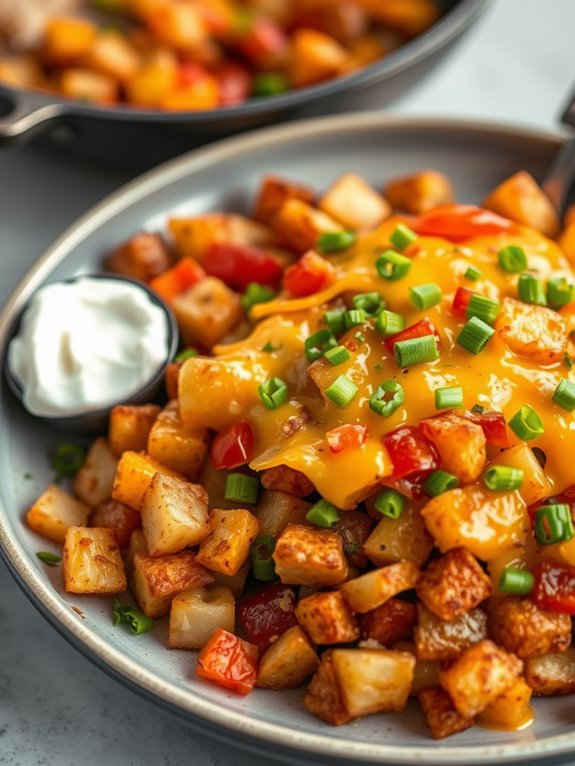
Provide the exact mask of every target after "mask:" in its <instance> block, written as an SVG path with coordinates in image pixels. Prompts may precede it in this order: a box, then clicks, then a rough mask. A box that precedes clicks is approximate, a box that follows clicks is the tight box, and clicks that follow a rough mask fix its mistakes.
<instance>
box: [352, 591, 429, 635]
mask: <svg viewBox="0 0 575 766" xmlns="http://www.w3.org/2000/svg"><path fill="white" fill-rule="evenodd" d="M416 622H417V612H416V609H415V605H414V604H410V603H409V602H408V601H401V599H398V598H391V599H390V600H389V601H386V602H385V604H382V605H381V606H379V607H378V608H377V609H374V610H373V611H371V612H367V613H366V614H362V615H361V616H360V618H359V625H360V630H361V637H362V639H363V640H366V639H373V640H375V641H377V642H378V643H379V644H381V645H382V646H391V645H392V644H394V643H395V642H396V641H405V640H407V639H410V638H412V636H413V629H414V627H415V624H416Z"/></svg>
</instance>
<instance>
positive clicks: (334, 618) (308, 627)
mask: <svg viewBox="0 0 575 766" xmlns="http://www.w3.org/2000/svg"><path fill="white" fill-rule="evenodd" d="M295 615H296V617H297V619H298V621H299V623H300V625H301V626H302V628H303V629H304V630H305V632H306V633H307V634H308V636H309V637H310V638H311V640H312V641H313V642H314V644H348V643H350V642H351V641H357V639H358V638H359V626H358V624H357V621H356V619H355V617H354V616H353V613H352V611H351V609H350V608H349V606H348V605H347V602H346V600H345V599H344V597H343V596H342V595H341V593H340V592H339V591H337V590H334V591H329V592H327V593H312V594H311V596H306V597H305V598H302V599H301V600H300V601H299V603H298V605H297V606H296V609H295Z"/></svg>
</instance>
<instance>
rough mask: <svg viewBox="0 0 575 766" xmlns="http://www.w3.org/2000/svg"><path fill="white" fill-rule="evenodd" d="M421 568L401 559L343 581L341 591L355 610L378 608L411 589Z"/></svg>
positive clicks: (362, 610) (366, 610) (367, 610)
mask: <svg viewBox="0 0 575 766" xmlns="http://www.w3.org/2000/svg"><path fill="white" fill-rule="evenodd" d="M419 575H420V572H419V569H418V568H417V567H416V566H415V564H413V563H412V562H411V561H400V562H398V563H397V564H390V565H389V566H387V567H383V568H382V569H374V570H373V571H372V572H368V573H367V574H363V575H360V576H359V577H356V578H354V579H353V580H349V581H348V582H345V583H343V585H342V586H341V592H342V593H343V595H344V598H345V599H346V601H347V602H348V604H349V605H350V607H351V608H352V609H353V611H354V612H359V613H360V614H363V613H364V612H371V611H372V610H373V609H377V607H378V606H381V605H382V604H384V603H385V602H386V601H389V599H390V598H393V596H396V595H397V594H398V593H401V592H402V591H405V590H411V588H415V586H416V585H417V581H418V580H419Z"/></svg>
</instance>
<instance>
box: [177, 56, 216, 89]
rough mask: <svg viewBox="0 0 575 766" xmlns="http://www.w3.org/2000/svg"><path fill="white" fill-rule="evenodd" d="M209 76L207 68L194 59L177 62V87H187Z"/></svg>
mask: <svg viewBox="0 0 575 766" xmlns="http://www.w3.org/2000/svg"><path fill="white" fill-rule="evenodd" d="M207 76H209V72H208V70H207V69H206V68H205V67H203V66H202V65H201V64H197V63H196V62H195V61H181V62H180V63H179V64H178V76H177V87H178V88H187V87H188V86H189V85H193V84H194V83H196V82H199V81H200V80H203V79H204V78H205V77H207Z"/></svg>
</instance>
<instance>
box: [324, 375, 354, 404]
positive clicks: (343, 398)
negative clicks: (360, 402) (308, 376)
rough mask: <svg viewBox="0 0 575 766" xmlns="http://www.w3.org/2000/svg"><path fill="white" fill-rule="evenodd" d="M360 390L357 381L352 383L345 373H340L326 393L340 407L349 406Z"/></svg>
mask: <svg viewBox="0 0 575 766" xmlns="http://www.w3.org/2000/svg"><path fill="white" fill-rule="evenodd" d="M358 391H359V388H358V387H357V386H356V385H355V383H352V382H351V380H350V379H349V378H346V377H345V375H339V376H338V377H337V378H336V379H335V380H334V381H333V383H332V384H331V386H329V387H328V388H326V389H325V392H324V393H325V395H326V396H327V398H328V399H331V401H332V402H334V404H337V406H338V407H347V405H348V404H349V403H350V402H351V401H353V399H355V397H356V396H357V392H358Z"/></svg>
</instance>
